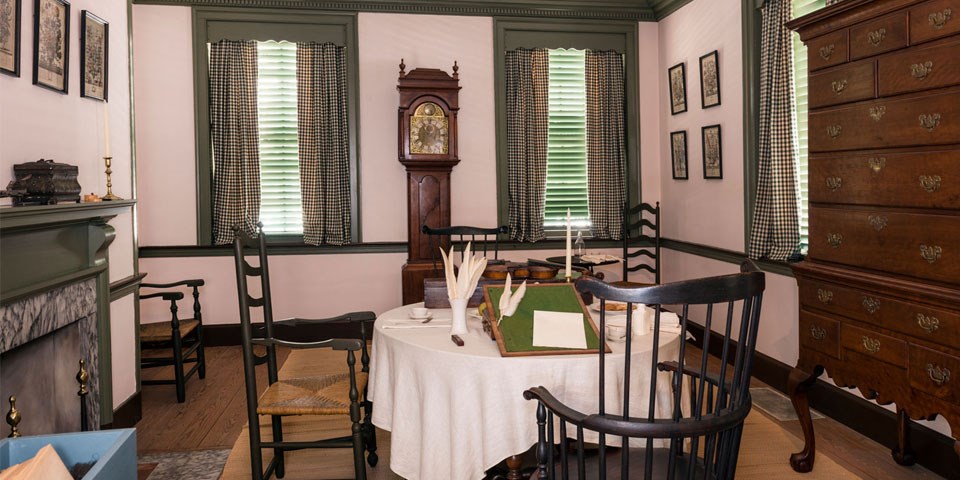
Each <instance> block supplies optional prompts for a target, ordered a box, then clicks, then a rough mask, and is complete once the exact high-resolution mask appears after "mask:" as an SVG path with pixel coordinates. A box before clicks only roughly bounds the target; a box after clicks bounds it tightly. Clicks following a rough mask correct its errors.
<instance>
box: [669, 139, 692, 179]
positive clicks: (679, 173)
mask: <svg viewBox="0 0 960 480" xmlns="http://www.w3.org/2000/svg"><path fill="white" fill-rule="evenodd" d="M670 160H671V161H672V162H671V163H672V164H673V168H672V170H673V179H674V180H686V179H687V178H689V176H688V175H687V131H686V130H681V131H679V132H670Z"/></svg>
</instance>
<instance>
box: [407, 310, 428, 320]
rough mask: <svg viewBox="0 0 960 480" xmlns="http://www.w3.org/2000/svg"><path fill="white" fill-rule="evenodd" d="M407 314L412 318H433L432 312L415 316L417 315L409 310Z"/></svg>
mask: <svg viewBox="0 0 960 480" xmlns="http://www.w3.org/2000/svg"><path fill="white" fill-rule="evenodd" d="M409 316H410V318H412V319H414V320H427V319H430V318H433V312H427V314H426V315H423V316H417V315H414V314H413V312H410V313H409Z"/></svg>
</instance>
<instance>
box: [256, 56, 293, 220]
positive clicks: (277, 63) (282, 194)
mask: <svg viewBox="0 0 960 480" xmlns="http://www.w3.org/2000/svg"><path fill="white" fill-rule="evenodd" d="M257 117H258V122H259V127H260V221H261V222H262V223H263V231H265V232H267V233H290V234H300V233H303V207H302V204H301V201H300V165H299V156H298V148H299V147H298V144H297V45H296V44H295V43H290V42H285V41H281V42H275V41H268V42H257Z"/></svg>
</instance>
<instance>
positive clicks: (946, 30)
mask: <svg viewBox="0 0 960 480" xmlns="http://www.w3.org/2000/svg"><path fill="white" fill-rule="evenodd" d="M957 32H960V0H931V1H929V2H925V3H922V4H920V5H917V6H916V7H913V8H911V9H910V43H911V44H917V43H920V42H924V41H927V40H932V39H934V38H940V37H945V36H947V35H953V34H954V33H957Z"/></svg>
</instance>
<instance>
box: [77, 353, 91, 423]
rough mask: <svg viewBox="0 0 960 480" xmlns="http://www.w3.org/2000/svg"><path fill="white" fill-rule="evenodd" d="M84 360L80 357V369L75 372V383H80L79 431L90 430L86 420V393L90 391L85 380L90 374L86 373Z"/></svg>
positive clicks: (87, 379)
mask: <svg viewBox="0 0 960 480" xmlns="http://www.w3.org/2000/svg"><path fill="white" fill-rule="evenodd" d="M84 367H86V362H84V361H83V359H82V358H81V359H80V371H79V372H77V383H79V384H80V390H79V391H78V392H77V395H78V396H80V431H81V432H86V431H88V430H90V422H89V421H88V420H87V398H86V397H87V394H88V393H90V391H89V390H87V382H88V381H90V374H89V373H87V369H86V368H84Z"/></svg>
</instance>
